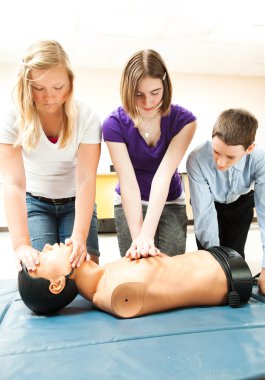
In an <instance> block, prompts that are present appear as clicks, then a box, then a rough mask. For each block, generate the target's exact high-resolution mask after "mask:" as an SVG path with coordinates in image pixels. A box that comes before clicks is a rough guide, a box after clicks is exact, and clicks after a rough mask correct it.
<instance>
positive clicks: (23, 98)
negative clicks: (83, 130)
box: [14, 40, 75, 152]
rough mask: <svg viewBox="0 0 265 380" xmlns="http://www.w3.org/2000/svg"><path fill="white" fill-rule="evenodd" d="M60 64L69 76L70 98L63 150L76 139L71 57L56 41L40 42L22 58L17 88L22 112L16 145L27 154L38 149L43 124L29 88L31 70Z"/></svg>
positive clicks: (61, 141) (65, 110)
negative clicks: (20, 146) (74, 132)
mask: <svg viewBox="0 0 265 380" xmlns="http://www.w3.org/2000/svg"><path fill="white" fill-rule="evenodd" d="M58 65H61V66H63V67H65V69H66V71H67V74H68V77H69V90H68V95H67V99H66V101H65V103H64V105H63V125H64V127H63V131H62V136H61V139H60V148H64V147H66V146H67V145H68V144H69V142H70V141H71V139H72V137H73V129H74V117H75V115H74V101H73V81H74V73H73V71H72V68H71V65H70V61H69V58H68V56H67V54H66V52H65V51H64V49H63V47H62V46H61V45H60V44H59V43H58V42H57V41H54V40H41V41H37V42H35V43H34V44H33V45H31V46H30V47H29V48H28V49H27V51H26V53H25V55H24V57H23V60H22V63H21V66H20V69H19V72H18V80H17V84H16V87H15V89H14V90H15V91H16V100H17V103H18V107H19V112H20V128H19V136H18V139H17V141H16V142H15V146H17V145H22V147H23V148H24V149H25V150H26V151H27V152H29V151H30V150H31V149H32V148H35V147H36V145H37V143H38V141H39V138H40V134H41V123H40V120H39V117H38V113H37V110H36V107H35V103H34V99H33V96H32V90H31V85H30V82H31V79H30V70H31V69H37V70H47V69H50V68H53V67H55V66H58Z"/></svg>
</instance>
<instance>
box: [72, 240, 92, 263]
mask: <svg viewBox="0 0 265 380" xmlns="http://www.w3.org/2000/svg"><path fill="white" fill-rule="evenodd" d="M71 244H73V243H71ZM89 259H90V258H89V254H88V253H87V250H86V247H83V248H82V247H80V246H78V245H77V246H76V247H75V245H74V244H73V250H72V253H71V256H70V263H71V265H72V268H75V267H80V265H81V263H82V262H83V261H84V260H87V261H89Z"/></svg>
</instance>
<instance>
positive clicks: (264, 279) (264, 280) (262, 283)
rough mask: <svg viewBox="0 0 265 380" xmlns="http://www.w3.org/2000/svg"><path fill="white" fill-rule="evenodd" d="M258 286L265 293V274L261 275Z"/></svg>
mask: <svg viewBox="0 0 265 380" xmlns="http://www.w3.org/2000/svg"><path fill="white" fill-rule="evenodd" d="M258 286H259V290H260V292H261V294H263V295H265V276H264V275H260V276H259V279H258Z"/></svg>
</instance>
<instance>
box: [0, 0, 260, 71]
mask: <svg viewBox="0 0 265 380" xmlns="http://www.w3.org/2000/svg"><path fill="white" fill-rule="evenodd" d="M264 21H265V1H264V0H251V1H246V0H222V1H215V0H93V1H90V0H71V1H70V0H44V1H38V0H34V1H33V0H8V1H5V2H2V3H1V11H0V63H4V64H5V63H6V64H10V63H11V64H18V63H19V62H20V60H21V57H22V54H23V52H24V50H25V49H26V48H27V46H28V45H30V44H31V43H32V42H34V41H35V40H38V39H56V40H58V41H59V42H60V43H61V44H62V45H63V46H64V48H65V50H66V51H67V52H68V54H69V56H70V59H71V62H72V64H73V65H74V66H75V67H84V68H102V69H121V68H122V67H123V66H124V64H125V62H126V61H127V59H128V58H129V56H130V55H131V54H132V53H134V52H135V51H137V50H140V49H145V48H152V49H155V50H157V51H158V52H159V53H160V54H161V55H162V56H163V58H164V59H165V61H166V63H167V66H168V69H169V70H170V71H175V72H177V73H195V74H198V73H202V74H218V75H233V76H234V75H239V76H263V77H264V76H265V64H264V47H265V27H264Z"/></svg>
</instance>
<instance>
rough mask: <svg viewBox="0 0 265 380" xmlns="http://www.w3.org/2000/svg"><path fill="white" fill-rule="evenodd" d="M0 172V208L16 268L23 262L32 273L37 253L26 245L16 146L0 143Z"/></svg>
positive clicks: (19, 153) (22, 178)
mask: <svg viewBox="0 0 265 380" xmlns="http://www.w3.org/2000/svg"><path fill="white" fill-rule="evenodd" d="M0 169H1V174H2V179H3V189H4V205H5V212H6V217H7V224H8V228H9V232H10V235H11V240H12V243H13V247H14V251H15V255H16V261H17V268H18V270H21V265H20V263H21V262H23V263H24V264H25V265H26V267H27V268H28V269H31V270H34V269H35V268H36V267H35V265H36V264H38V262H39V260H38V252H37V251H35V250H34V249H33V248H32V247H31V244H30V236H29V230H28V222H27V206H26V179H25V171H24V165H23V158H22V151H21V148H20V147H17V148H13V146H12V145H9V144H0Z"/></svg>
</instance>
